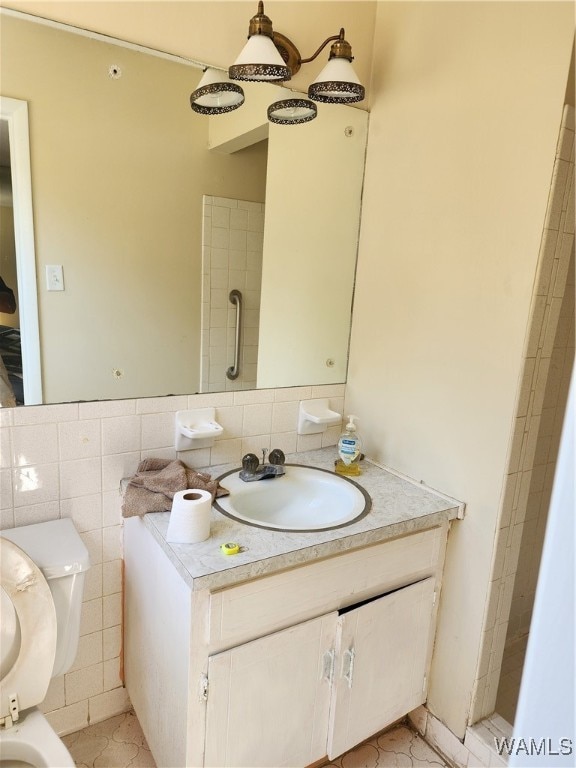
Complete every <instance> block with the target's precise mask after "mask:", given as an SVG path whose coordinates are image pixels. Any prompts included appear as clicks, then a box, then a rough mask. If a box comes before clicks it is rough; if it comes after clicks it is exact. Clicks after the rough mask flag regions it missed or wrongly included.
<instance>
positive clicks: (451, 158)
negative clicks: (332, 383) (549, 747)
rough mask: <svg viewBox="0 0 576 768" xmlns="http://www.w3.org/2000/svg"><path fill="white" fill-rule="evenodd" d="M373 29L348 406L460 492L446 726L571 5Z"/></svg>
mask: <svg viewBox="0 0 576 768" xmlns="http://www.w3.org/2000/svg"><path fill="white" fill-rule="evenodd" d="M375 34H376V37H375V48H374V71H373V82H372V94H373V102H374V107H373V110H372V113H371V119H370V134H369V142H368V157H367V173H366V180H365V190H364V202H363V217H362V229H361V238H360V256H359V264H358V275H357V285H356V296H355V306H354V322H353V329H352V343H351V355H350V368H349V375H348V387H347V402H346V409H347V411H350V412H353V413H356V414H358V416H359V422H360V429H361V430H362V433H363V435H364V438H365V441H366V442H365V449H366V452H367V453H368V454H369V455H371V456H374V457H375V458H376V459H379V460H381V461H383V462H384V463H385V464H388V465H390V466H392V467H394V468H395V469H398V470H400V471H402V472H405V473H407V474H408V475H411V476H413V477H415V478H417V479H421V480H423V481H424V482H426V483H427V484H429V485H431V486H432V487H435V488H439V489H441V490H442V491H444V492H446V493H448V494H451V495H453V496H455V497H457V498H459V499H461V500H463V501H465V502H467V504H468V508H467V516H466V519H465V520H464V522H462V523H458V524H456V525H455V526H454V530H453V531H452V533H451V536H450V546H449V551H448V557H447V563H446V577H445V582H444V591H443V597H442V603H441V606H440V625H439V633H438V637H437V644H436V652H435V657H434V665H433V669H432V678H431V688H430V696H429V706H430V708H431V710H432V711H433V712H434V713H435V714H437V715H438V716H439V717H440V718H441V719H442V720H443V721H445V722H446V723H447V724H448V726H449V727H450V728H451V730H452V731H454V732H455V733H456V734H457V735H459V736H460V737H462V736H463V735H464V729H465V726H466V721H467V717H468V713H469V709H470V705H471V696H472V688H473V683H474V678H475V674H476V670H477V664H478V653H479V646H480V638H481V631H482V622H483V614H484V607H485V599H486V595H487V592H488V586H489V582H490V575H491V564H492V557H493V550H494V540H495V532H496V529H497V522H498V512H499V506H500V494H501V490H502V484H503V479H504V474H505V470H506V459H507V453H508V443H509V436H510V430H511V424H512V420H513V417H514V415H515V402H516V397H517V384H518V377H519V374H520V363H521V358H522V353H523V345H524V337H525V331H526V326H527V321H528V312H529V306H530V297H531V291H532V285H533V281H534V275H535V268H536V261H537V256H538V248H539V242H540V236H541V232H542V226H543V221H544V214H545V209H546V199H547V195H548V190H549V186H550V176H551V172H552V167H553V162H554V150H555V144H556V138H557V135H558V129H559V125H560V120H561V116H562V104H563V98H564V91H565V87H566V79H567V74H568V64H569V60H570V53H571V47H572V39H573V35H574V20H573V8H572V5H571V4H569V3H539V2H535V3H451V2H447V3H435V2H423V3H418V2H409V3H396V2H390V3H387V2H382V3H379V5H378V16H377V24H376V33H375Z"/></svg>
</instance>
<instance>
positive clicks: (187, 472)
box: [122, 459, 229, 517]
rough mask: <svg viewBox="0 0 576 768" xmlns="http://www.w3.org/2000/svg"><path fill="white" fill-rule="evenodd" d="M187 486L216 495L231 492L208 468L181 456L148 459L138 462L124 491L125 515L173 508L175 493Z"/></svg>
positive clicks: (123, 507)
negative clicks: (203, 469)
mask: <svg viewBox="0 0 576 768" xmlns="http://www.w3.org/2000/svg"><path fill="white" fill-rule="evenodd" d="M187 488H201V489H202V490H204V491H209V492H210V493H211V494H212V498H213V499H214V498H216V496H227V495H228V493H229V492H228V491H227V490H226V489H225V488H222V486H221V485H219V484H218V482H217V481H216V480H212V478H211V477H210V475H207V474H206V473H204V472H197V471H196V470H195V469H191V468H190V467H187V466H186V465H185V464H183V463H182V462H181V461H178V460H171V459H144V461H141V462H140V464H139V465H138V469H137V471H136V474H135V475H134V477H132V478H131V479H130V480H129V482H128V486H127V488H126V492H125V494H124V501H123V504H122V516H123V517H132V516H134V515H144V514H146V512H165V511H169V510H170V509H171V508H172V500H173V498H174V494H175V493H177V492H178V491H185V490H186V489H187Z"/></svg>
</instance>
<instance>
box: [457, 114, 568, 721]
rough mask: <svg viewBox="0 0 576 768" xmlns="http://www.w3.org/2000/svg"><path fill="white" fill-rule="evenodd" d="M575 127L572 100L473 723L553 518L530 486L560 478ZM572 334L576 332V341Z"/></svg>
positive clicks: (545, 242) (485, 706) (489, 696)
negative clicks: (539, 514) (526, 570)
mask: <svg viewBox="0 0 576 768" xmlns="http://www.w3.org/2000/svg"><path fill="white" fill-rule="evenodd" d="M574 128H575V124H574V108H573V107H569V106H566V107H565V110H564V115H563V119H562V126H561V130H560V136H559V140H558V145H557V149H556V159H555V164H554V171H553V176H552V180H551V187H550V194H549V198H548V207H547V212H546V219H545V222H544V231H543V235H542V241H541V246H540V255H539V259H538V273H537V277H536V283H535V285H534V291H533V296H532V304H531V310H530V320H529V325H528V338H527V340H526V350H525V358H524V365H523V371H522V373H521V377H520V381H519V397H518V405H517V413H516V418H515V423H514V424H513V428H512V436H511V445H510V449H509V463H508V474H507V476H506V478H505V482H504V485H503V492H502V499H501V510H500V524H499V531H497V532H496V534H497V541H496V548H495V555H494V561H493V566H492V583H491V589H490V591H489V594H488V599H487V603H486V608H485V619H484V636H483V639H482V654H481V659H480V665H479V670H478V675H477V679H476V683H475V689H474V694H473V700H472V710H471V722H472V723H475V722H476V721H478V720H480V719H482V718H484V717H487V716H488V715H490V714H491V713H492V712H493V711H494V707H495V704H496V696H497V691H498V685H499V680H500V674H501V667H502V658H503V653H504V647H505V643H506V637H507V634H508V624H509V619H510V615H511V614H510V612H511V606H512V598H513V594H514V589H515V581H516V578H517V572H518V568H519V565H518V564H519V555H520V547H521V544H522V539H523V534H524V530H525V527H526V529H527V530H528V534H527V535H532V534H534V535H536V531H535V530H533V529H534V525H535V526H536V529H537V535H538V537H543V535H544V524H545V521H543V519H542V518H541V519H540V521H539V522H537V523H535V524H534V523H533V522H532V520H533V519H535V518H534V507H533V505H529V498H530V494H531V493H533V494H538V493H540V492H542V493H543V496H544V495H545V496H546V497H549V494H550V491H551V488H552V482H553V479H554V474H553V463H554V461H555V455H554V452H552V453H550V446H551V441H550V440H548V439H547V438H546V439H543V441H542V442H540V443H539V436H541V437H542V438H544V432H545V431H547V430H550V425H549V424H548V420H549V418H550V416H551V411H550V409H547V408H546V407H545V405H546V404H545V397H546V392H547V388H550V389H549V391H554V392H555V393H556V395H557V397H556V402H557V403H559V402H562V399H563V400H564V403H565V402H566V397H567V392H568V383H569V379H568V378H566V377H565V376H564V360H565V359H566V357H567V356H569V355H570V352H566V351H564V353H563V357H562V367H560V366H559V357H558V356H557V355H555V343H556V339H557V330H558V326H559V318H560V316H561V313H562V312H564V313H565V314H564V315H563V317H564V318H565V319H567V318H569V317H571V327H572V331H570V330H569V328H570V323H567V331H566V332H567V333H568V336H567V338H566V344H565V345H564V347H565V349H566V347H567V346H571V356H572V360H573V357H574V340H573V339H574V336H573V326H574V314H573V309H572V311H571V312H568V305H566V307H565V308H564V309H563V299H564V295H565V293H566V292H567V290H566V286H567V280H568V274H569V270H570V263H571V259H572V261H573V254H574ZM567 302H569V299H567ZM572 307H573V304H572ZM570 333H571V334H572V336H571V337H570ZM569 338H571V339H572V341H571V342H570V343H569V342H568V339H569ZM545 411H548V412H545ZM563 414H564V409H562V408H560V407H558V408H557V409H556V408H555V412H554V419H556V418H558V419H559V420H561V419H562V417H563ZM545 425H547V426H545ZM541 426H542V429H541ZM558 428H559V425H558ZM549 458H550V459H553V462H550V461H549ZM540 498H542V497H540ZM522 613H526V616H525V617H524V619H522V621H525V622H526V623H527V622H528V620H529V608H528V607H527V605H524V606H523V609H522ZM514 621H515V619H514ZM518 626H519V625H518Z"/></svg>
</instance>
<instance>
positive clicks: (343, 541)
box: [142, 447, 463, 590]
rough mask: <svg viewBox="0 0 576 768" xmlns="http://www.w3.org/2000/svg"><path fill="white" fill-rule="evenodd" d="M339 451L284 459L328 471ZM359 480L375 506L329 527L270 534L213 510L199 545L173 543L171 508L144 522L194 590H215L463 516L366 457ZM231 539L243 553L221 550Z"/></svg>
mask: <svg viewBox="0 0 576 768" xmlns="http://www.w3.org/2000/svg"><path fill="white" fill-rule="evenodd" d="M334 454H335V450H334V448H333V447H332V448H322V449H320V450H316V451H307V452H305V453H297V454H291V455H290V456H287V457H286V463H289V464H303V465H307V466H314V467H320V468H322V469H329V470H330V469H333V467H334ZM234 468H235V465H233V464H227V465H221V466H213V467H207V468H203V469H202V471H207V472H209V473H210V474H211V475H212V477H214V478H215V477H218V476H220V475H221V474H223V473H224V472H227V471H229V470H231V469H234ZM353 479H354V481H355V482H357V483H358V484H359V485H361V486H362V487H363V488H365V489H366V491H367V492H368V493H369V494H370V497H371V498H372V508H371V510H370V512H369V513H368V514H367V515H366V516H365V517H364V518H362V519H360V520H358V521H357V522H355V523H351V524H350V525H347V526H345V527H343V528H335V529H333V530H329V531H314V532H309V533H295V532H289V531H271V530H266V529H263V528H256V527H253V526H250V525H245V524H243V523H239V522H236V521H235V520H232V519H231V518H228V517H226V516H224V515H222V514H221V513H220V512H218V511H217V510H216V509H214V508H212V521H211V534H210V538H209V539H207V540H206V541H203V542H200V543H199V544H169V543H168V542H167V541H166V532H167V530H168V520H169V517H170V513H169V512H150V513H148V514H146V515H144V516H143V517H142V521H143V523H144V525H145V526H146V527H147V528H148V530H149V531H150V532H151V533H152V535H153V536H154V538H155V539H156V540H157V542H158V543H159V545H160V546H161V547H162V549H163V550H164V552H165V553H166V555H167V556H168V558H169V559H170V561H171V562H172V563H173V565H174V567H175V568H176V569H177V571H178V572H179V573H180V575H181V576H182V577H183V579H184V580H185V581H186V583H187V584H188V585H189V586H190V588H191V589H193V590H200V589H211V590H213V589H220V588H222V587H227V586H230V585H232V584H235V583H238V582H241V581H245V580H247V579H252V578H255V577H257V576H262V575H265V574H270V573H274V572H276V571H281V570H284V569H286V568H290V567H293V566H296V565H301V564H303V563H307V562H311V561H314V560H319V559H321V558H324V557H329V556H331V555H336V554H339V553H341V552H347V551H349V550H352V549H357V548H359V547H365V546H368V545H370V544H376V543H378V542H381V541H385V540H386V539H391V538H394V537H396V536H402V535H404V534H407V533H412V532H415V531H419V530H424V529H426V528H433V527H434V526H435V525H439V524H440V523H442V522H444V521H448V520H453V519H455V518H456V517H462V513H463V504H461V503H460V502H458V501H455V500H454V499H451V498H449V497H447V496H444V495H442V494H440V493H438V492H436V491H433V490H431V489H430V488H427V487H426V486H424V485H422V484H419V483H416V482H414V481H411V480H408V479H406V478H404V477H401V476H399V475H397V474H395V473H394V472H391V471H390V470H386V469H383V468H382V467H379V466H377V465H376V464H374V463H372V462H370V461H369V460H364V461H363V462H362V475H360V476H359V477H355V478H353ZM226 542H236V543H237V544H239V545H240V547H241V551H240V552H239V553H238V554H236V555H225V554H223V553H222V552H221V550H220V545H221V544H224V543H226Z"/></svg>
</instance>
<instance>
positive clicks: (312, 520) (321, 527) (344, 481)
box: [214, 464, 371, 532]
mask: <svg viewBox="0 0 576 768" xmlns="http://www.w3.org/2000/svg"><path fill="white" fill-rule="evenodd" d="M285 469H286V474H284V475H282V476H281V477H275V478H273V479H269V480H257V481H254V482H248V483H247V482H244V481H243V480H241V479H240V477H239V470H237V469H235V470H233V471H232V472H227V473H226V474H224V475H221V476H220V477H219V478H218V482H219V483H220V485H221V486H222V487H223V488H226V489H227V490H228V491H230V495H229V496H221V497H219V498H218V499H217V500H216V501H215V502H214V506H215V507H216V509H218V510H219V511H220V512H222V513H223V514H225V515H227V516H228V517H232V518H234V519H235V520H238V521H239V522H242V523H247V524H248V525H254V526H257V527H259V528H271V529H275V530H280V531H301V532H304V531H325V530H329V529H331V528H339V527H340V526H343V525H349V524H350V523H352V522H354V521H355V520H358V519H359V518H361V517H363V516H364V515H365V514H367V513H368V512H369V510H370V506H371V500H370V496H369V495H368V494H367V493H366V491H365V490H364V489H363V488H361V487H360V486H359V485H358V484H357V483H355V482H354V481H353V480H349V479H348V478H346V477H342V476H341V475H336V474H335V473H334V472H329V471H328V470H325V469H317V468H315V467H304V466H300V465H297V464H286V465H285Z"/></svg>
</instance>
